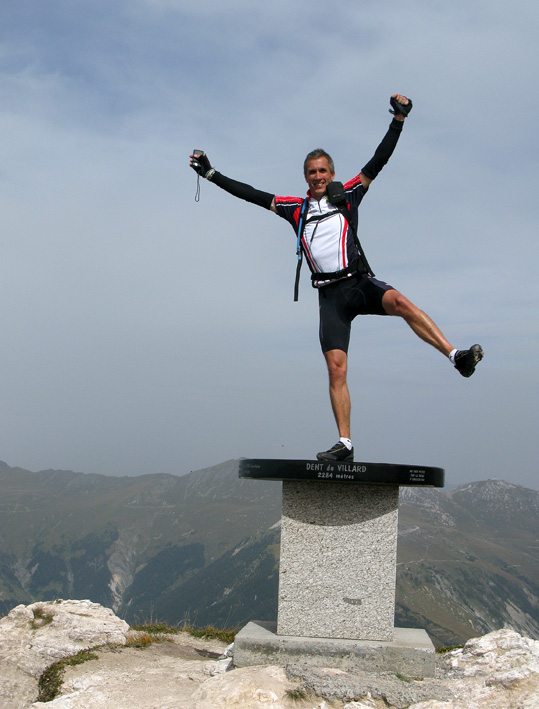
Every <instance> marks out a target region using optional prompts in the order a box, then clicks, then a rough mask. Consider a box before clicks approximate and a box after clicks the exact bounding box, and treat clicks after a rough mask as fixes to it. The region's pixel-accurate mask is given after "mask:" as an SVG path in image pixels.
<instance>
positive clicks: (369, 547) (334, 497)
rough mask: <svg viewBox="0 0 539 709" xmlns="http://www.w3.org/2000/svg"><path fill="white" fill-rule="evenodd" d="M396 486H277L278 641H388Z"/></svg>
mask: <svg viewBox="0 0 539 709" xmlns="http://www.w3.org/2000/svg"><path fill="white" fill-rule="evenodd" d="M398 508H399V486H398V485H339V484H337V485H326V484H325V483H323V482H312V481H309V482H286V481H285V482H283V516H282V520H281V556H280V561H279V601H278V609H277V632H278V634H279V635H285V636H294V637H296V636H300V637H309V638H348V639H350V640H355V639H356V638H361V639H362V640H375V641H379V640H381V641H391V640H392V638H393V624H394V616H395V581H396V568H397V528H398Z"/></svg>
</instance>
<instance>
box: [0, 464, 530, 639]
mask: <svg viewBox="0 0 539 709" xmlns="http://www.w3.org/2000/svg"><path fill="white" fill-rule="evenodd" d="M280 498H281V486H280V484H279V483H275V482H262V481H256V480H240V479H239V478H238V461H237V460H230V461H226V462H224V463H222V464H220V465H216V466H213V467H211V468H206V469H204V470H200V471H194V472H191V473H188V474H187V475H183V476H173V475H166V474H149V475H142V476H138V477H112V476H104V475H95V474H85V473H76V472H72V471H58V470H44V471H40V472H38V473H33V472H30V471H28V470H24V469H22V468H12V467H10V466H9V465H7V464H6V463H3V462H0V614H2V615H3V614H5V613H7V612H8V611H9V610H10V609H11V608H12V607H13V606H15V605H17V604H19V603H31V602H33V601H36V600H51V599H54V598H80V599H83V598H89V599H90V600H92V601H95V602H98V603H101V604H103V605H105V606H109V607H112V608H113V609H114V610H115V612H117V613H118V614H119V615H121V616H123V617H125V618H126V619H127V620H128V621H129V622H133V621H135V620H139V621H140V620H147V619H148V618H150V617H152V618H159V619H162V620H166V621H167V622H169V623H179V622H182V621H184V620H189V621H190V622H192V623H194V624H199V625H205V624H207V623H213V624H215V625H229V626H230V625H242V624H243V623H245V622H247V621H248V620H251V619H254V618H256V619H258V620H271V619H274V618H275V615H276V604H277V584H278V555H279V538H280V530H279V524H278V522H279V520H280V515H281V511H280ZM538 512H539V492H537V491H534V490H529V489H527V488H523V487H520V486H518V485H513V484H511V483H507V482H505V481H503V480H486V481H481V482H474V483H469V484H466V485H462V486H460V487H458V488H454V489H452V490H450V491H449V492H445V491H443V490H434V489H429V488H421V489H411V488H402V489H401V504H400V516H399V519H400V524H399V547H398V568H397V614H396V624H397V625H401V626H406V625H408V626H414V627H425V628H426V629H427V630H428V631H429V633H430V634H431V637H432V638H433V640H434V641H435V643H437V644H438V645H448V644H454V643H459V642H463V641H464V640H466V639H468V638H470V637H472V636H475V635H480V634H483V633H486V632H489V631H490V630H493V629H496V628H499V627H503V625H505V624H507V625H509V626H511V627H513V628H514V629H515V630H517V631H518V632H522V633H523V634H526V635H529V636H530V637H533V638H539V610H538V608H539V604H538V596H539V562H538V560H537V553H536V552H537V539H538V536H539V535H538V531H539V530H538V519H539V514H538ZM313 573H316V571H315V570H314V571H313ZM358 573H361V570H358Z"/></svg>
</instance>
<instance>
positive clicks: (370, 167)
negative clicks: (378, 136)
mask: <svg viewBox="0 0 539 709" xmlns="http://www.w3.org/2000/svg"><path fill="white" fill-rule="evenodd" d="M391 98H392V99H393V101H392V102H391V105H392V106H393V107H394V111H393V113H394V114H395V117H394V118H393V120H392V121H391V123H390V125H389V129H388V131H387V133H386V134H385V136H384V137H383V138H382V142H381V143H380V145H379V146H378V147H377V148H376V152H375V153H374V155H373V156H372V158H371V159H370V160H369V162H368V163H367V164H366V165H365V167H364V168H363V169H362V170H361V173H360V174H361V184H362V185H363V186H364V187H365V188H367V187H368V186H369V185H370V184H371V182H372V181H373V180H374V179H375V178H376V177H377V175H378V174H379V173H380V171H381V170H382V168H383V167H384V165H385V164H386V163H387V161H388V160H389V158H390V157H391V155H392V154H393V151H394V150H395V147H396V145H397V142H398V140H399V137H400V134H401V132H402V127H403V125H404V119H405V118H406V116H407V115H408V114H409V113H410V111H411V110H412V102H411V101H410V99H408V98H406V96H403V95H402V94H393V96H392V97H391ZM399 106H403V111H404V112H403V113H398V107H399ZM404 107H406V108H404Z"/></svg>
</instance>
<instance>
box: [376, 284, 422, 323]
mask: <svg viewBox="0 0 539 709" xmlns="http://www.w3.org/2000/svg"><path fill="white" fill-rule="evenodd" d="M382 305H383V306H384V310H385V311H386V313H387V314H388V315H396V316H397V317H401V318H409V317H410V316H412V315H413V314H414V312H415V311H416V310H417V309H418V308H417V307H416V306H415V305H414V304H413V303H412V302H411V301H410V300H408V298H406V296H404V295H403V294H402V293H399V291H396V290H391V291H387V292H386V293H385V295H384V298H383V300H382Z"/></svg>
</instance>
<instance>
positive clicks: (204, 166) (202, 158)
mask: <svg viewBox="0 0 539 709" xmlns="http://www.w3.org/2000/svg"><path fill="white" fill-rule="evenodd" d="M190 165H191V167H192V168H193V170H194V171H195V172H196V173H197V174H199V175H200V176H201V177H206V175H207V174H208V172H209V171H210V170H211V163H210V161H209V160H208V156H207V155H206V153H202V154H201V155H196V156H192V157H191V163H190Z"/></svg>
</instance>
